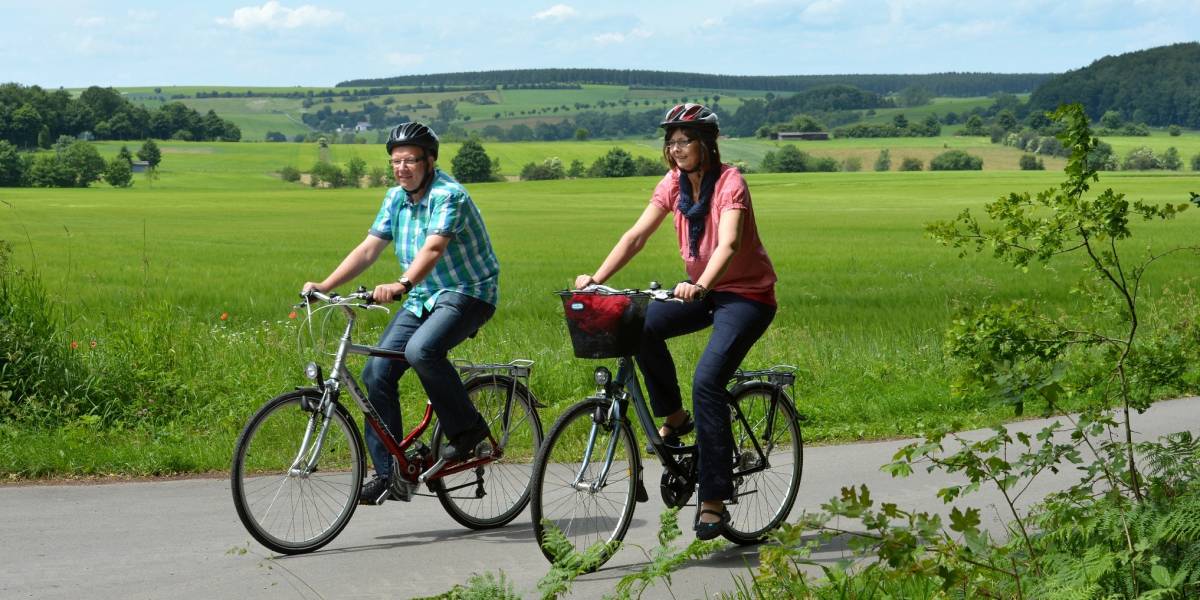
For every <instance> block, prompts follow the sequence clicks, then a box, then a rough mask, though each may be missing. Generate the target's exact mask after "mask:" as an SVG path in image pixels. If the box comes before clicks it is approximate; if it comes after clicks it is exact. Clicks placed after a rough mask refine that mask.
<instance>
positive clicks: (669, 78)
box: [337, 69, 1055, 96]
mask: <svg viewBox="0 0 1200 600" xmlns="http://www.w3.org/2000/svg"><path fill="white" fill-rule="evenodd" d="M1054 75H1055V74H1054V73H953V72H951V73H929V74H919V75H904V74H899V75H851V74H847V75H715V74H711V73H682V72H675V71H651V70H640V69H510V70H498V71H469V72H458V73H434V74H426V75H401V76H397V77H385V78H378V79H351V80H348V81H342V82H340V83H338V84H337V87H370V86H392V85H405V86H414V85H422V86H430V85H445V86H467V85H477V86H493V87H494V86H523V85H524V86H528V85H547V84H572V83H573V84H607V85H628V86H639V87H655V88H659V87H678V88H703V89H714V90H763V91H772V92H802V91H805V90H809V89H812V88H817V87H823V86H828V85H836V84H841V85H852V86H854V87H857V88H861V89H863V90H866V91H869V92H874V93H876V94H888V93H892V92H896V91H899V90H902V89H904V88H906V87H910V86H914V85H915V86H920V87H922V88H925V89H927V90H929V91H930V92H932V93H933V94H935V95H938V96H986V95H988V94H991V93H994V92H998V91H1000V92H1009V93H1024V92H1029V91H1032V90H1033V89H1035V88H1037V87H1038V86H1039V85H1041V84H1042V83H1043V82H1045V81H1047V80H1049V79H1050V78H1051V77H1054Z"/></svg>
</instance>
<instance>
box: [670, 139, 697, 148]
mask: <svg viewBox="0 0 1200 600" xmlns="http://www.w3.org/2000/svg"><path fill="white" fill-rule="evenodd" d="M695 142H696V140H671V141H669V142H667V143H666V144H663V145H664V146H666V147H667V148H668V149H670V150H685V149H687V147H688V146H691V145H692V144H694V143H695Z"/></svg>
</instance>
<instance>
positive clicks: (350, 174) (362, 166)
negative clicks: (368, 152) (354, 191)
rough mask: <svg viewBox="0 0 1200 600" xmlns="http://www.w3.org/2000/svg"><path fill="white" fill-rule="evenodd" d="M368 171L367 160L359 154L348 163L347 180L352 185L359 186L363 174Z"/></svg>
mask: <svg viewBox="0 0 1200 600" xmlns="http://www.w3.org/2000/svg"><path fill="white" fill-rule="evenodd" d="M366 172H367V161H365V160H363V159H362V158H360V157H358V156H353V157H351V158H350V160H349V162H347V163H346V180H347V182H348V183H349V184H350V187H359V185H360V182H361V181H362V178H363V174H365V173H366Z"/></svg>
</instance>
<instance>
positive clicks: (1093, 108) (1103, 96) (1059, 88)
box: [1029, 42, 1200, 128]
mask: <svg viewBox="0 0 1200 600" xmlns="http://www.w3.org/2000/svg"><path fill="white" fill-rule="evenodd" d="M1069 102H1081V103H1083V105H1084V107H1085V109H1086V110H1087V114H1088V116H1089V117H1091V118H1092V119H1094V120H1096V119H1099V118H1100V116H1101V115H1103V114H1104V113H1106V112H1108V111H1117V112H1118V113H1120V114H1121V116H1122V117H1124V119H1126V120H1129V121H1134V122H1138V123H1146V124H1148V125H1155V126H1168V125H1181V126H1184V127H1191V128H1200V43H1195V42H1193V43H1188V44H1175V45H1172V46H1162V47H1159V48H1151V49H1149V50H1141V51H1138V52H1130V53H1128V54H1121V55H1118V56H1106V57H1104V58H1102V59H1100V60H1097V61H1096V62H1094V63H1092V64H1090V65H1088V66H1086V67H1084V68H1082V69H1078V70H1075V71H1068V72H1066V73H1064V74H1062V75H1060V76H1058V77H1055V78H1054V79H1052V80H1050V81H1047V82H1046V83H1044V84H1042V86H1041V87H1039V88H1037V90H1036V91H1035V92H1034V93H1033V96H1032V97H1031V98H1030V100H1029V103H1030V107H1031V108H1034V109H1040V110H1054V108H1055V107H1057V106H1058V105H1059V104H1062V103H1069Z"/></svg>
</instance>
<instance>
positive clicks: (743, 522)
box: [724, 381, 804, 544]
mask: <svg viewBox="0 0 1200 600" xmlns="http://www.w3.org/2000/svg"><path fill="white" fill-rule="evenodd" d="M731 393H732V395H733V401H734V403H736V404H737V406H738V408H739V409H740V410H741V413H742V417H743V418H744V420H742V419H738V418H736V413H734V418H733V442H734V447H733V451H734V456H733V488H734V500H733V501H732V502H730V503H728V504H727V509H728V510H729V515H730V523H729V525H727V526H726V527H725V533H724V535H725V538H726V539H728V540H729V541H731V542H734V543H737V544H753V543H757V542H759V541H762V539H763V537H764V536H766V534H767V532H769V531H770V530H772V529H774V528H776V527H778V526H779V524H780V523H782V522H783V521H784V519H786V518H787V516H788V513H790V512H791V510H792V505H793V504H794V503H795V502H796V492H797V490H798V489H799V488H800V475H801V472H802V471H803V469H804V440H803V439H802V438H801V435H800V422H799V420H798V419H797V418H796V409H795V407H794V406H793V405H792V402H791V400H789V399H788V397H787V394H786V393H785V392H784V391H783V390H781V389H779V388H777V387H775V386H773V385H770V384H768V383H765V382H761V381H753V382H748V383H745V384H743V385H741V386H738V387H737V388H735V389H734V390H732V392H731ZM772 409H773V410H772ZM756 442H757V444H758V448H761V449H762V455H760V454H759V452H758V450H757V449H756V447H755V443H756ZM760 456H765V457H766V461H765V462H764V461H763V460H762V459H761V458H760Z"/></svg>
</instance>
